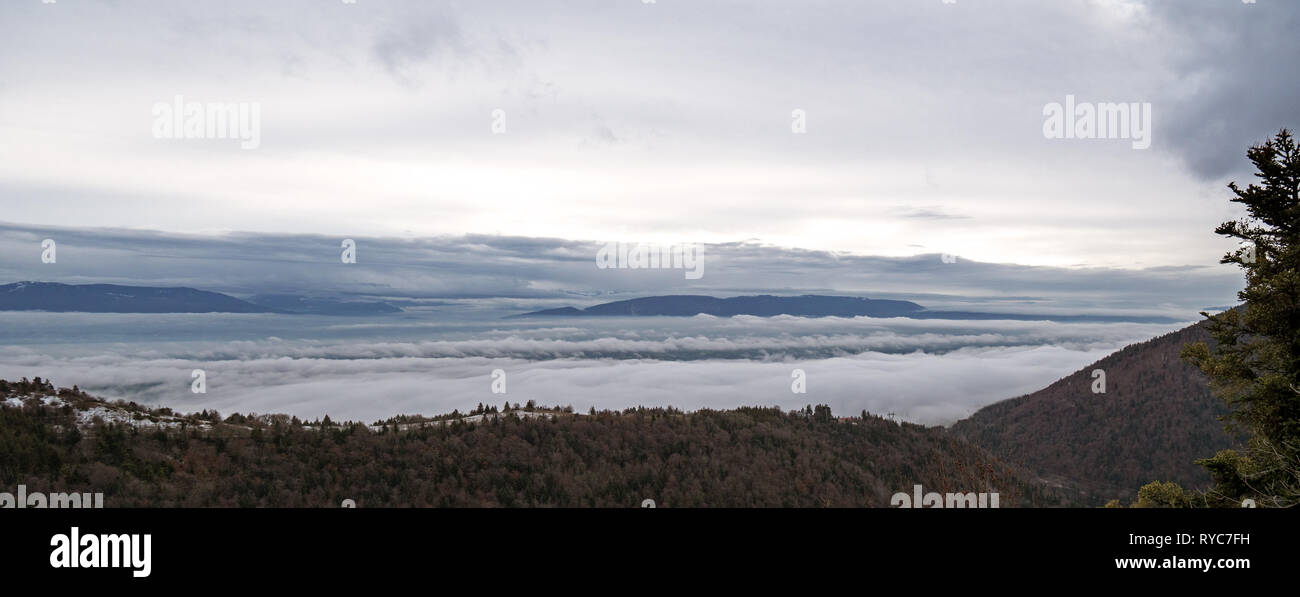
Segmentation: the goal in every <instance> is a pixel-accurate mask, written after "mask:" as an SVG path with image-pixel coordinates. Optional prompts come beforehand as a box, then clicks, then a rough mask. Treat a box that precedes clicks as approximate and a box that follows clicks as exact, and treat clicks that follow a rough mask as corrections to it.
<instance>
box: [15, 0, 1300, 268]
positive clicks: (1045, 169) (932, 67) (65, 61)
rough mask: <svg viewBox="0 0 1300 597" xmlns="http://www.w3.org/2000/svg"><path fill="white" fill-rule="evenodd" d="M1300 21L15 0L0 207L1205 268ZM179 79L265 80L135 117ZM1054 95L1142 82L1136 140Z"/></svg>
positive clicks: (881, 4)
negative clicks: (1068, 127) (218, 126)
mask: <svg viewBox="0 0 1300 597" xmlns="http://www.w3.org/2000/svg"><path fill="white" fill-rule="evenodd" d="M1297 15H1300V4H1298V3H1294V2H1282V1H1280V0H1259V1H1258V2H1257V3H1255V4H1243V3H1242V2H1239V1H1237V0H1212V1H1204V2H1172V1H1171V2H1137V1H1126V0H1105V1H1102V0H1092V1H1088V0H1077V1H1060V2H1041V1H1024V2H1016V1H994V0H987V1H981V0H957V2H955V3H954V4H944V3H943V2H941V0H889V1H843V2H830V1H817V0H808V1H801V2H789V1H783V2H762V1H754V2H716V1H705V0H690V1H686V0H657V1H655V2H653V3H649V2H643V1H642V0H599V1H596V0H592V1H568V2H558V1H556V2H548V1H541V0H527V1H512V2H506V1H488V0H484V1H475V2H454V3H441V2H398V1H382V0H356V1H355V3H345V2H342V1H333V2H331V1H328V0H312V1H310V2H292V1H274V2H272V1H260V0H259V1H248V2H239V1H222V2H172V1H156V2H150V1H133V0H121V1H80V0H58V1H57V2H55V3H51V4H46V3H42V2H40V1H39V0H25V1H23V2H6V3H5V5H4V6H3V8H0V56H3V57H4V58H3V59H2V60H0V208H2V210H0V221H2V222H9V223H11V224H20V225H23V226H36V227H45V226H53V227H60V228H84V227H112V228H127V229H140V230H157V231H163V232H165V233H168V234H177V233H183V234H193V233H199V234H207V233H213V232H221V231H249V232H265V233H277V234H278V233H290V234H318V235H323V237H326V238H337V237H376V238H377V237H397V238H412V237H431V236H437V235H462V234H481V235H504V236H506V237H512V238H518V237H545V238H550V239H561V241H565V240H568V241H616V240H617V241H647V242H701V243H739V242H742V241H749V242H758V243H762V244H764V245H765V246H774V247H783V248H793V249H800V250H815V251H835V252H837V253H840V254H846V255H847V254H857V255H874V256H893V257H899V256H908V255H917V254H934V253H938V252H945V253H952V254H956V255H961V256H963V257H964V258H968V259H971V260H975V261H984V262H998V263H1015V264H1026V265H1047V266H1057V267H1067V268H1069V267H1120V268H1149V267H1162V266H1208V265H1211V264H1214V263H1215V262H1216V261H1217V259H1218V257H1219V256H1220V255H1221V254H1222V253H1223V252H1224V250H1226V249H1227V248H1229V246H1230V245H1229V244H1228V243H1227V241H1224V240H1222V239H1218V238H1217V237H1215V235H1214V234H1213V233H1212V230H1213V228H1214V226H1215V225H1216V224H1218V223H1219V222H1221V221H1223V220H1225V219H1228V218H1231V217H1233V216H1234V215H1235V214H1236V213H1237V212H1235V211H1234V210H1233V208H1231V207H1230V206H1229V204H1228V202H1227V197H1228V192H1227V191H1226V189H1225V188H1224V186H1223V185H1224V184H1225V183H1226V182H1227V181H1228V180H1234V179H1235V180H1239V181H1242V182H1245V181H1247V180H1248V179H1249V178H1250V170H1249V169H1248V168H1247V164H1246V162H1245V160H1244V153H1245V149H1246V148H1247V146H1249V145H1251V144H1253V143H1257V142H1259V141H1262V140H1263V139H1264V138H1266V137H1267V136H1268V135H1270V134H1271V133H1273V132H1275V131H1276V130H1277V129H1278V128H1280V127H1283V126H1287V127H1294V126H1296V125H1297V122H1300V118H1297V116H1300V69H1297V68H1296V67H1295V60H1296V58H1297V56H1300V36H1297V35H1296V31H1297V30H1298V29H1300V28H1298V27H1297V25H1298V24H1300V22H1298V20H1300V19H1298V18H1297ZM177 95H181V96H183V97H184V98H185V100H187V101H198V102H205V103H206V102H256V103H257V104H258V106H259V108H260V144H259V145H258V147H256V148H255V149H243V148H241V147H240V143H239V141H237V140H229V139H159V138H156V137H155V134H154V132H155V127H154V125H155V113H154V111H153V110H154V107H155V104H156V103H159V102H164V103H170V102H172V101H173V99H174V98H175V97H176V96H177ZM1067 95H1072V96H1075V97H1076V98H1077V100H1078V101H1079V102H1097V103H1100V102H1144V103H1145V102H1149V103H1150V104H1151V106H1152V118H1153V123H1152V129H1151V136H1150V140H1151V144H1150V147H1149V148H1148V149H1145V150H1142V149H1134V148H1133V147H1132V146H1131V143H1130V142H1129V140H1126V139H1105V140H1101V139H1048V138H1045V136H1044V134H1043V124H1044V106H1045V105H1047V104H1049V103H1052V102H1064V101H1065V98H1066V96H1067ZM496 110H500V111H501V112H498V113H495V114H496V115H494V111H496ZM794 110H803V113H804V114H805V115H806V120H805V121H804V122H805V123H806V133H803V134H799V133H796V132H794V131H793V130H792V124H793V122H792V121H793V117H792V113H793V111H794ZM501 124H504V128H502V127H501V126H500V125H501ZM494 125H497V130H496V131H495V132H494V128H493V127H494ZM498 133H500V134H498ZM502 242H507V241H502ZM508 242H510V243H514V242H518V241H516V240H508ZM584 258H585V257H584ZM1223 267H1226V266H1223ZM738 285H740V284H738Z"/></svg>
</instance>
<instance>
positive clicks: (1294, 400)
mask: <svg viewBox="0 0 1300 597" xmlns="http://www.w3.org/2000/svg"><path fill="white" fill-rule="evenodd" d="M1247 157H1249V158H1250V161H1251V163H1252V164H1254V165H1255V168H1256V170H1257V171H1256V173H1255V175H1256V176H1257V177H1258V178H1259V182H1260V184H1251V185H1249V186H1248V187H1246V188H1245V189H1242V188H1240V187H1238V186H1237V184H1236V183H1232V184H1230V185H1229V188H1230V189H1232V192H1233V194H1234V195H1235V196H1234V197H1233V198H1232V201H1233V202H1235V203H1240V204H1242V205H1244V206H1245V207H1246V209H1247V211H1248V216H1247V217H1246V218H1245V219H1242V220H1237V221H1230V222H1225V223H1223V224H1221V225H1219V227H1218V228H1217V229H1216V230H1215V232H1216V233H1218V234H1221V235H1224V236H1227V237H1230V238H1235V239H1237V240H1239V241H1241V242H1242V247H1241V248H1240V249H1238V250H1235V251H1232V252H1230V253H1228V254H1227V255H1225V256H1224V258H1223V259H1222V262H1223V263H1235V264H1237V265H1238V266H1240V267H1241V268H1242V269H1243V270H1244V271H1245V274H1246V287H1245V289H1243V290H1242V291H1241V292H1240V293H1238V298H1240V299H1241V300H1242V301H1243V305H1242V306H1240V307H1238V308H1236V309H1232V310H1229V311H1225V312H1223V313H1219V314H1217V315H1213V316H1208V315H1207V317H1208V318H1209V326H1210V334H1211V335H1212V336H1213V338H1214V340H1215V345H1214V346H1213V347H1211V346H1209V345H1208V344H1205V343H1198V344H1194V345H1191V346H1189V347H1188V348H1187V350H1186V352H1185V357H1186V358H1187V359H1188V360H1189V361H1190V362H1192V363H1193V364H1195V365H1196V366H1197V367H1199V368H1200V369H1201V370H1202V371H1204V372H1205V374H1206V375H1208V376H1209V378H1210V381H1211V386H1212V388H1213V389H1214V392H1215V394H1216V395H1217V396H1219V397H1220V398H1222V399H1223V400H1224V402H1225V403H1226V404H1227V405H1228V407H1229V409H1230V410H1231V412H1230V414H1229V415H1228V417H1227V422H1228V423H1229V425H1230V426H1232V427H1233V428H1235V429H1239V430H1241V431H1244V432H1246V433H1248V434H1249V435H1250V440H1249V442H1248V444H1247V447H1246V448H1245V449H1243V450H1241V451H1233V450H1225V451H1221V452H1219V453H1218V454H1216V455H1215V456H1213V457H1211V458H1206V459H1204V460H1201V461H1199V462H1200V464H1202V465H1203V466H1205V468H1206V470H1208V471H1209V472H1210V474H1211V476H1212V477H1213V478H1214V481H1215V484H1214V487H1212V488H1211V489H1210V491H1208V492H1207V493H1206V494H1204V495H1203V496H1201V497H1202V498H1203V499H1204V502H1203V503H1207V504H1209V505H1220V506H1234V505H1237V504H1239V503H1240V502H1241V501H1242V500H1243V499H1246V498H1251V499H1254V500H1255V501H1256V503H1257V504H1258V505H1259V506H1294V505H1296V503H1297V500H1298V499H1300V152H1298V151H1297V147H1296V144H1295V141H1294V140H1293V139H1292V137H1291V134H1290V132H1288V131H1286V130H1285V129H1284V130H1282V131H1281V132H1279V133H1278V134H1277V135H1276V136H1274V137H1273V138H1272V139H1269V140H1268V141H1266V142H1264V143H1263V144H1261V145H1257V146H1255V147H1252V148H1250V150H1249V151H1248V152H1247ZM1193 503H1196V500H1193Z"/></svg>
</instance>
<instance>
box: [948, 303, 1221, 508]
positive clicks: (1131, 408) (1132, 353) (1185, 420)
mask: <svg viewBox="0 0 1300 597" xmlns="http://www.w3.org/2000/svg"><path fill="white" fill-rule="evenodd" d="M1208 338H1209V335H1208V333H1207V332H1206V330H1205V325H1204V324H1203V323H1202V324H1196V325H1193V326H1190V327H1187V328H1185V329H1182V330H1179V331H1177V332H1173V333H1170V334H1166V335H1164V336H1161V337H1158V338H1155V339H1153V340H1149V341H1146V342H1141V343H1138V344H1133V345H1130V346H1128V347H1126V348H1124V349H1123V350H1120V351H1118V352H1116V353H1114V354H1111V355H1109V356H1107V357H1106V358H1104V359H1101V360H1100V361H1097V362H1096V363H1093V364H1092V365H1089V366H1087V367H1084V368H1083V369H1081V370H1079V371H1077V372H1075V373H1073V374H1071V375H1069V376H1067V377H1065V378H1063V379H1061V380H1060V381H1057V382H1056V383H1054V384H1052V385H1050V386H1048V387H1046V388H1044V389H1042V390H1039V391H1037V392H1034V393H1032V394H1029V395H1026V396H1021V397H1019V398H1013V399H1011V400H1004V401H1002V402H998V403H996V404H993V405H990V406H987V407H985V408H983V409H980V410H979V411H977V412H976V413H975V414H974V415H972V416H971V417H969V418H967V419H965V420H962V421H959V422H957V423H955V424H954V425H953V426H952V427H951V430H952V432H953V433H954V434H955V435H957V436H959V437H963V438H966V439H969V440H970V441H972V442H974V443H976V444H978V445H980V446H982V447H984V448H986V449H988V450H989V451H991V452H993V453H994V454H996V455H998V456H999V457H1000V458H1002V459H1004V460H1007V461H1009V462H1015V463H1022V464H1023V465H1024V466H1025V467H1027V468H1028V469H1029V470H1030V471H1033V472H1034V473H1036V474H1037V475H1039V477H1040V478H1041V479H1042V480H1043V481H1045V482H1047V483H1049V484H1052V485H1057V486H1063V487H1067V488H1070V489H1072V490H1074V491H1076V492H1078V494H1079V495H1081V496H1082V499H1083V501H1084V503H1087V504H1091V505H1101V504H1104V503H1105V502H1107V501H1109V500H1110V499H1115V498H1129V497H1131V496H1132V495H1133V492H1134V491H1135V489H1136V488H1138V487H1141V486H1143V485H1145V484H1146V483H1148V482H1151V481H1174V482H1176V483H1178V484H1179V485H1182V486H1183V487H1188V488H1204V487H1206V486H1207V485H1208V484H1209V482H1210V477H1209V475H1208V474H1207V473H1206V472H1205V469H1203V468H1201V467H1200V466H1198V465H1196V464H1195V461H1196V460H1197V459H1198V458H1204V457H1206V456H1208V455H1212V454H1214V453H1215V452H1217V451H1218V450H1221V449H1224V448H1227V447H1230V446H1231V445H1233V443H1234V442H1233V441H1232V439H1231V438H1230V437H1229V436H1228V434H1227V433H1226V432H1225V431H1224V430H1223V423H1222V422H1221V421H1219V417H1221V416H1222V415H1224V414H1225V413H1226V412H1227V409H1226V407H1225V406H1224V404H1223V401H1221V400H1219V399H1217V398H1215V397H1213V396H1212V395H1211V394H1210V389H1209V383H1208V380H1207V379H1206V377H1205V375H1204V374H1203V373H1201V372H1200V371H1199V370H1197V369H1196V368H1195V367H1193V366H1192V365H1190V364H1188V363H1186V362H1185V361H1184V360H1183V359H1182V358H1180V353H1181V351H1182V350H1183V346H1185V345H1186V344H1187V343H1189V342H1195V341H1198V340H1207V339H1208ZM1096 369H1101V370H1103V371H1104V372H1105V376H1106V387H1105V390H1106V392H1105V393H1104V394H1096V393H1093V392H1092V384H1093V382H1094V378H1093V377H1092V372H1093V371H1094V370H1096Z"/></svg>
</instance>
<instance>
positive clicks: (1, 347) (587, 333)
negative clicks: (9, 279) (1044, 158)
mask: <svg viewBox="0 0 1300 597" xmlns="http://www.w3.org/2000/svg"><path fill="white" fill-rule="evenodd" d="M1182 325H1184V324H1136V323H1105V324H1099V323H1054V322H1046V321H947V320H910V319H902V318H894V319H877V318H867V317H856V318H833V317H828V318H815V319H810V318H799V317H786V316H782V317H774V318H759V317H745V316H742V317H733V318H715V317H709V316H697V317H691V318H676V317H666V318H665V317H661V318H614V319H608V320H606V319H591V318H576V319H562V320H550V319H545V320H499V319H479V320H465V319H463V318H455V319H449V318H447V317H445V316H444V315H440V314H439V313H437V312H427V313H410V312H408V313H407V314H403V315H401V316H399V317H397V318H391V317H390V318H384V317H369V318H337V317H335V318H331V317H323V316H319V317H318V316H287V315H267V314H254V315H240V314H174V315H142V314H85V313H0V378H6V379H15V378H18V377H24V376H25V377H32V376H35V375H41V376H44V377H47V378H51V379H53V381H54V382H55V383H56V384H57V385H60V386H71V385H74V384H75V385H78V386H79V387H81V388H82V389H85V390H87V391H90V392H92V393H94V394H97V395H101V396H104V397H107V398H123V399H129V400H134V401H137V402H141V403H148V404H155V405H164V406H170V407H172V408H176V409H179V410H182V411H196V410H202V409H217V410H218V411H220V412H222V413H223V414H229V413H231V412H243V413H247V412H257V413H273V412H283V413H289V414H294V415H297V416H300V417H305V418H309V419H314V418H317V417H320V416H323V415H325V414H328V415H330V416H331V417H332V418H334V419H353V420H363V421H366V422H370V421H374V420H377V419H382V418H387V417H389V416H393V415H396V414H414V413H423V414H438V413H443V412H450V411H451V410H452V409H460V410H461V411H464V410H467V409H471V408H473V407H475V406H477V405H478V404H479V403H484V404H494V405H497V406H500V405H501V404H503V403H505V402H510V403H525V402H527V401H529V400H535V401H537V402H538V403H540V404H548V405H572V406H573V407H574V408H575V409H577V410H579V411H586V410H587V409H589V408H591V407H595V408H597V409H606V408H612V409H621V408H627V407H633V406H638V405H642V406H669V405H671V406H675V407H678V408H683V409H687V410H693V409H699V408H716V409H723V408H734V407H736V406H741V405H769V406H779V407H782V408H785V409H794V408H802V407H803V406H804V405H806V404H828V405H830V406H831V408H832V409H833V411H834V412H835V413H836V414H843V415H849V414H858V413H860V412H861V411H862V410H867V411H869V412H872V413H876V414H891V413H892V414H894V415H895V416H897V417H898V418H900V419H904V420H910V421H915V422H919V423H924V424H948V423H951V422H953V421H955V420H958V419H960V418H963V417H965V416H967V415H969V414H971V413H972V412H974V411H975V410H976V409H978V408H980V407H982V406H985V405H988V404H991V403H993V402H996V401H998V400H1002V399H1006V398H1012V397H1015V396H1018V395H1022V394H1025V393H1029V392H1032V391H1035V390H1037V389H1040V388H1042V387H1044V386H1046V385H1048V384H1050V383H1051V382H1053V381H1055V380H1057V379H1059V378H1061V377H1063V376H1065V375H1068V374H1069V373H1072V372H1074V371H1077V370H1079V369H1080V368H1082V367H1084V366H1086V365H1088V364H1089V363H1091V362H1093V361H1095V360H1097V359H1099V358H1101V357H1103V356H1105V355H1107V354H1109V353H1110V352H1113V351H1114V350H1116V349H1119V348H1122V347H1123V346H1125V345H1127V344H1130V343H1132V342H1137V341H1142V340H1147V339H1150V338H1152V337H1154V336H1157V335H1160V334H1162V333H1165V332H1169V331H1173V330H1174V329H1178V328H1179V327H1182ZM194 369H202V370H203V371H204V372H205V374H206V378H207V388H206V390H207V391H206V393H204V394H195V393H193V392H192V391H191V372H192V371H193V370H194ZM497 369H500V370H502V371H503V372H504V373H505V382H506V384H505V390H506V392H505V393H504V394H500V393H493V390H492V382H493V378H492V372H493V371H494V370H497ZM796 369H797V370H801V371H802V372H803V374H804V376H805V379H806V389H807V391H806V393H794V392H792V390H791V387H792V381H793V379H792V374H793V373H794V371H795V370H796ZM1099 399H1104V397H1099Z"/></svg>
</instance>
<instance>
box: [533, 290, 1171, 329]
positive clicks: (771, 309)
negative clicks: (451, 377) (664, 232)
mask: <svg viewBox="0 0 1300 597" xmlns="http://www.w3.org/2000/svg"><path fill="white" fill-rule="evenodd" d="M695 315H713V316H716V317H732V316H735V315H754V316H758V317H772V316H776V315H794V316H799V317H908V318H912V319H981V320H982V319H1011V320H1019V321H1043V320H1047V321H1061V322H1098V323H1104V322H1118V321H1127V322H1138V323H1175V322H1177V321H1178V320H1176V319H1174V318H1171V317H1156V316H1113V315H1038V314H1023V313H981V312H976V311H932V310H929V309H926V308H925V307H923V306H921V305H918V304H916V303H913V302H911V301H898V300H887V299H871V298H864V297H856V296H826V295H818V294H805V295H802V296H772V295H769V294H763V295H757V296H735V297H730V298H716V297H712V296H702V295H689V294H678V295H666V296H648V297H643V298H635V299H629V300H623V301H614V302H612V303H603V304H599V305H594V306H591V307H587V308H586V309H577V308H574V307H562V308H558V309H544V310H541V311H533V312H531V313H522V314H519V315H512V316H511V317H589V316H622V317H629V316H631V317H639V316H675V317H692V316H695Z"/></svg>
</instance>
